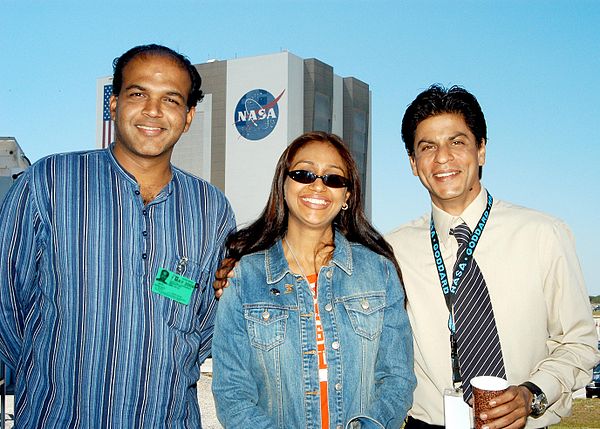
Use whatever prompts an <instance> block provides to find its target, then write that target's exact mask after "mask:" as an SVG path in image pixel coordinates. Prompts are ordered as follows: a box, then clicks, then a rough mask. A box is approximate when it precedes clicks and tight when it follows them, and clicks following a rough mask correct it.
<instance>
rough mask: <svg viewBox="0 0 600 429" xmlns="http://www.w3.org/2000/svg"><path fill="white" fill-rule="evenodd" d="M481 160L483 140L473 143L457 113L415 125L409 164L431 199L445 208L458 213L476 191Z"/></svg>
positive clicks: (448, 211) (483, 161)
mask: <svg viewBox="0 0 600 429" xmlns="http://www.w3.org/2000/svg"><path fill="white" fill-rule="evenodd" d="M483 164H485V143H484V142H481V143H480V144H479V145H477V141H476V139H475V136H474V135H473V133H472V132H471V131H470V130H469V127H468V126H467V124H466V123H465V120H464V119H463V117H462V116H461V115H458V114H452V113H443V114H440V115H435V116H431V117H429V118H427V119H425V120H423V121H422V122H420V123H419V125H418V126H417V129H416V131H415V152H414V155H413V156H411V157H410V165H411V167H412V171H413V174H414V175H415V176H418V177H419V179H420V180H421V183H423V185H424V186H425V187H426V188H427V190H428V191H429V195H430V196H431V201H433V203H434V204H435V205H436V206H437V207H439V208H440V209H442V210H444V211H445V212H447V213H450V214H452V215H460V214H461V213H462V212H463V211H464V209H465V208H466V207H467V206H468V205H469V204H470V203H471V202H472V201H473V200H474V199H475V197H476V196H477V194H479V191H480V190H481V183H480V182H479V167H480V166H483Z"/></svg>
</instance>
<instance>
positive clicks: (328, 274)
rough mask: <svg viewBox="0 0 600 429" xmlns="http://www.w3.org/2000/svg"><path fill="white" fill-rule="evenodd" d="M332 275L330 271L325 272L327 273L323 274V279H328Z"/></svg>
mask: <svg viewBox="0 0 600 429" xmlns="http://www.w3.org/2000/svg"><path fill="white" fill-rule="evenodd" d="M332 275H333V274H332V273H331V270H329V271H327V273H326V274H325V277H327V278H328V279H330V278H331V276H332Z"/></svg>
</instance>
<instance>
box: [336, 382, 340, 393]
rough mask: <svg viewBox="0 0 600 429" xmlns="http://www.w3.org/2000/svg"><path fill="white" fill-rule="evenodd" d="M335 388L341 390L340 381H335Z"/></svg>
mask: <svg viewBox="0 0 600 429" xmlns="http://www.w3.org/2000/svg"><path fill="white" fill-rule="evenodd" d="M335 390H337V391H338V392H339V391H340V390H342V383H335Z"/></svg>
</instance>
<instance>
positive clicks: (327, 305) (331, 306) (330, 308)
mask: <svg viewBox="0 0 600 429" xmlns="http://www.w3.org/2000/svg"><path fill="white" fill-rule="evenodd" d="M331 310H333V305H331V304H330V303H327V304H326V305H325V311H331Z"/></svg>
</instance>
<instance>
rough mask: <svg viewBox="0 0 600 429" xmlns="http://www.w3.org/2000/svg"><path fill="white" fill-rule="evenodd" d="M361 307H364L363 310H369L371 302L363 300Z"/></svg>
mask: <svg viewBox="0 0 600 429" xmlns="http://www.w3.org/2000/svg"><path fill="white" fill-rule="evenodd" d="M360 306H361V307H362V309H363V310H368V309H369V301H368V300H366V299H363V300H362V301H361V302H360Z"/></svg>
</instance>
